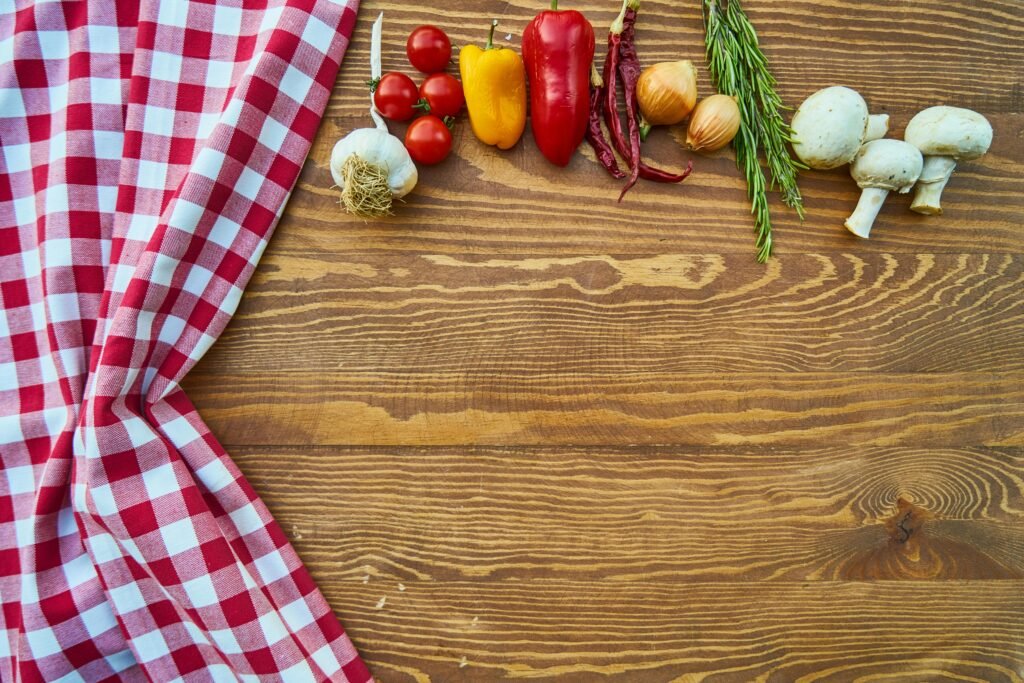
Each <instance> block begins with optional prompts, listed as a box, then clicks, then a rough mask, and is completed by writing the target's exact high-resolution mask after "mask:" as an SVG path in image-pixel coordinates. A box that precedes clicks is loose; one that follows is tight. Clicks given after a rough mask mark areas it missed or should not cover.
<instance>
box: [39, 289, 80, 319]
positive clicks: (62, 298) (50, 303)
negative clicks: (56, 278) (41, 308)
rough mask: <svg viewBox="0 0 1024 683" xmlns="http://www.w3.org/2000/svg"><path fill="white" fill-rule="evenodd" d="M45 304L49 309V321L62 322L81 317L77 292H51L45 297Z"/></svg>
mask: <svg viewBox="0 0 1024 683" xmlns="http://www.w3.org/2000/svg"><path fill="white" fill-rule="evenodd" d="M46 304H47V308H48V309H49V311H50V322H53V323H63V322H67V321H69V320H81V319H82V312H81V311H80V310H79V309H78V295H77V294H74V293H71V294H51V295H49V296H48V297H46Z"/></svg>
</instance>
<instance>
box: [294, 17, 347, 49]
mask: <svg viewBox="0 0 1024 683" xmlns="http://www.w3.org/2000/svg"><path fill="white" fill-rule="evenodd" d="M337 35H338V34H337V32H335V30H334V29H333V28H331V27H330V26H328V25H327V24H325V23H324V22H322V21H320V20H319V19H317V18H316V17H310V18H309V21H308V22H306V28H305V29H304V30H303V31H302V40H303V41H304V42H306V43H309V44H310V45H312V46H313V47H315V48H316V49H317V50H319V51H320V52H323V53H327V52H328V51H330V49H331V45H332V44H333V43H334V41H335V40H336V39H337Z"/></svg>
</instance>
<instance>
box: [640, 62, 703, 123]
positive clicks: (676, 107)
mask: <svg viewBox="0 0 1024 683" xmlns="http://www.w3.org/2000/svg"><path fill="white" fill-rule="evenodd" d="M636 95H637V100H638V102H639V104H640V113H641V114H643V116H644V120H646V121H647V123H649V124H651V125H652V126H672V125H675V124H677V123H682V121H683V120H684V119H685V118H686V117H687V116H689V115H690V112H691V111H693V108H694V105H696V104H697V69H696V67H694V66H693V62H691V61H689V60H680V61H678V62H661V63H659V64H654V65H652V66H649V67H647V68H646V69H644V72H643V73H642V74H640V80H639V81H637V89H636Z"/></svg>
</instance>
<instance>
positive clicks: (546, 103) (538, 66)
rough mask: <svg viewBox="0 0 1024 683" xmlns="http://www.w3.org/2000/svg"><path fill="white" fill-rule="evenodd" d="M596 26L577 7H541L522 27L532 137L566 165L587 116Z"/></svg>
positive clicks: (557, 162)
mask: <svg viewBox="0 0 1024 683" xmlns="http://www.w3.org/2000/svg"><path fill="white" fill-rule="evenodd" d="M593 60H594V29H593V27H592V26H591V25H590V22H589V21H587V19H586V17H584V16H583V15H582V14H580V13H579V12H577V11H576V10H564V11H560V10H559V9H558V0H551V9H550V10H547V11H544V12H541V13H540V14H538V15H537V16H536V17H534V19H533V21H531V22H530V23H529V25H528V26H527V27H526V31H525V32H524V33H523V61H524V62H525V63H526V75H527V78H529V80H530V111H531V113H530V116H531V128H532V130H533V138H534V140H536V141H537V147H539V148H540V151H541V153H542V154H544V156H545V157H547V159H548V161H550V162H551V163H553V164H555V165H557V166H567V165H568V164H569V160H570V159H572V155H573V153H574V152H575V151H576V148H577V147H579V146H580V143H581V142H583V137H584V136H585V135H586V133H587V127H588V121H589V118H590V65H591V64H592V63H593Z"/></svg>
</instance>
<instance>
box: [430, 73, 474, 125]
mask: <svg viewBox="0 0 1024 683" xmlns="http://www.w3.org/2000/svg"><path fill="white" fill-rule="evenodd" d="M420 97H422V98H423V99H424V100H426V101H427V104H428V105H429V107H430V108H429V109H427V111H428V112H429V113H431V114H437V115H438V116H440V117H442V118H443V117H445V116H458V114H459V112H460V111H462V105H463V104H465V103H466V97H465V95H463V94H462V84H461V83H459V79H457V78H455V77H454V76H450V75H448V74H431V75H430V76H427V77H426V79H425V80H424V81H423V85H421V86H420Z"/></svg>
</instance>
